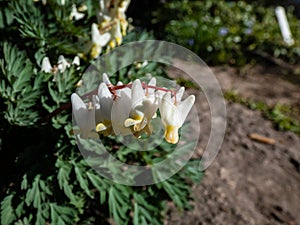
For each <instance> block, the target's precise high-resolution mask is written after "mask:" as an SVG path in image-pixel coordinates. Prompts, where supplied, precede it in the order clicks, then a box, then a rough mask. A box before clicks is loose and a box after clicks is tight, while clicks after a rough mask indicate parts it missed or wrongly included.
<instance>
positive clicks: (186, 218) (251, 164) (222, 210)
mask: <svg viewBox="0 0 300 225" xmlns="http://www.w3.org/2000/svg"><path fill="white" fill-rule="evenodd" d="M196 69H197V68H195V70H196ZM191 70H193V68H191ZM212 71H213V73H214V74H215V76H216V78H217V79H218V81H219V83H220V84H221V87H222V89H223V90H224V91H229V90H230V91H231V90H235V91H237V92H238V93H239V94H240V95H242V96H244V97H247V98H252V99H254V100H257V101H263V102H265V103H267V104H268V105H275V104H276V103H280V104H289V105H293V106H294V107H299V104H300V84H299V81H297V79H298V77H295V79H294V78H293V77H292V76H289V75H282V73H281V71H280V69H278V68H274V67H272V66H268V67H263V66H255V67H253V68H248V69H245V70H243V71H242V72H241V71H237V70H236V69H232V68H226V67H216V68H212ZM177 72H178V71H177ZM171 76H173V77H174V76H175V77H176V76H178V74H177V75H176V71H171ZM287 78H288V79H289V81H287ZM290 78H291V79H290ZM196 99H197V103H198V104H200V108H201V110H202V111H201V112H200V121H201V130H205V129H209V127H210V125H209V108H208V105H207V103H205V99H204V96H201V95H200V96H196ZM251 133H256V134H259V135H262V136H264V137H268V138H272V139H274V140H275V144H266V143H261V142H257V141H254V140H253V139H251V138H250V137H249V135H250V134H251ZM207 139H208V132H202V136H201V140H200V145H199V146H200V147H199V149H198V153H199V154H201V153H202V152H203V149H204V148H205V143H207ZM193 196H194V198H195V201H194V202H193V203H192V204H193V206H194V209H193V210H192V211H188V212H184V213H180V212H178V211H177V210H175V209H174V207H171V209H170V211H169V212H168V218H167V220H166V224H169V225H198V224H199V225H200V224H214V225H218V224H230V225H231V224H263V225H264V224H270V225H271V224H272V225H274V224H275V225H277V224H278V225H279V224H289V225H296V224H299V225H300V137H299V136H297V135H296V134H294V133H292V132H281V131H278V130H276V129H275V127H274V124H272V122H270V121H269V120H267V119H266V118H264V117H263V115H262V114H261V113H260V112H259V111H253V110H250V109H248V108H246V107H245V106H242V105H240V104H237V103H229V102H227V131H226V135H225V138H224V142H223V144H222V147H221V151H220V152H219V154H218V156H217V158H216V159H215V160H214V162H213V163H212V165H211V166H210V167H209V168H208V169H207V170H206V171H205V176H204V178H203V180H202V183H201V184H200V185H199V186H195V187H194V188H193Z"/></svg>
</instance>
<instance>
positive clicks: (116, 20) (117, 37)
mask: <svg viewBox="0 0 300 225" xmlns="http://www.w3.org/2000/svg"><path fill="white" fill-rule="evenodd" d="M129 3H130V0H100V1H99V11H98V13H97V19H98V24H96V23H94V24H92V42H93V46H92V49H91V52H90V56H91V58H92V59H94V58H97V57H98V56H99V55H100V54H101V52H102V48H103V47H104V46H106V45H107V44H108V45H109V47H110V48H114V47H116V46H118V45H120V44H121V43H122V36H125V35H126V30H127V27H128V22H127V19H126V15H125V12H126V10H127V7H128V5H129Z"/></svg>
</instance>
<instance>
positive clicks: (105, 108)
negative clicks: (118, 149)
mask: <svg viewBox="0 0 300 225" xmlns="http://www.w3.org/2000/svg"><path fill="white" fill-rule="evenodd" d="M97 98H98V102H99V105H100V108H99V110H97V112H96V122H97V126H96V131H97V132H102V131H106V132H108V133H111V131H112V130H111V108H112V104H113V96H112V93H111V92H110V91H109V89H108V87H107V85H106V83H103V82H102V83H101V84H100V86H99V88H98V96H97V97H96V99H97Z"/></svg>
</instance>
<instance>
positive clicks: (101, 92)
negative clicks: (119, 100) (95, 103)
mask: <svg viewBox="0 0 300 225" xmlns="http://www.w3.org/2000/svg"><path fill="white" fill-rule="evenodd" d="M98 96H99V99H101V98H109V97H111V96H112V94H111V92H110V91H109V89H108V87H107V85H106V83H104V82H102V83H101V84H100V85H99V88H98Z"/></svg>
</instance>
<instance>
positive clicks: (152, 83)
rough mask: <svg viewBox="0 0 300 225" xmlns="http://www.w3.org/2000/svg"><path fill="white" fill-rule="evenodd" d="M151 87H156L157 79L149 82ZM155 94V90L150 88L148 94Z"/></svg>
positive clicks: (153, 78)
mask: <svg viewBox="0 0 300 225" xmlns="http://www.w3.org/2000/svg"><path fill="white" fill-rule="evenodd" d="M148 85H149V86H154V87H155V86H156V78H155V77H152V78H151V80H150V81H149V83H148ZM154 92H155V89H154V88H148V93H149V94H153V93H154Z"/></svg>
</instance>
